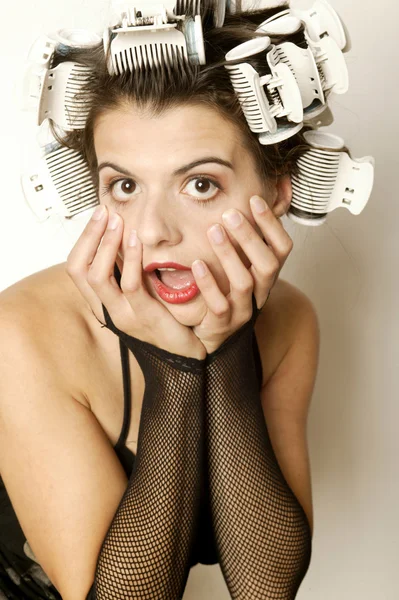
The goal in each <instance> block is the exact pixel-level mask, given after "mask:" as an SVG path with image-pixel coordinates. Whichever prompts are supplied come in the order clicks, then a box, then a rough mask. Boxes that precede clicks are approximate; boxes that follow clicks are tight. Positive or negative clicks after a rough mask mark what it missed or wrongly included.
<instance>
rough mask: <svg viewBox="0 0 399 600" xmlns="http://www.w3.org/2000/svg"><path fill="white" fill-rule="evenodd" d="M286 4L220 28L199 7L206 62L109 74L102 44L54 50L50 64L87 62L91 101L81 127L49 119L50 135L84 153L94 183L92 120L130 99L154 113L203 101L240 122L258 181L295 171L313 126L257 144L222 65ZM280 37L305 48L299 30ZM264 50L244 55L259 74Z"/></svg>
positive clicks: (244, 14)
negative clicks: (62, 127)
mask: <svg viewBox="0 0 399 600" xmlns="http://www.w3.org/2000/svg"><path fill="white" fill-rule="evenodd" d="M205 4H206V2H205ZM209 4H210V2H209V0H208V5H209ZM287 8H289V4H282V5H280V6H279V7H276V8H270V9H266V10H265V9H263V10H257V11H252V12H241V13H236V14H234V15H229V14H226V18H225V22H224V25H223V27H221V28H216V27H214V25H213V19H212V17H211V11H210V9H209V8H206V7H205V8H204V7H203V9H202V23H203V29H204V41H205V52H206V65H197V64H193V63H187V61H185V60H184V59H179V58H176V64H175V65H172V68H170V67H165V66H163V67H162V68H158V67H153V68H152V69H148V68H147V69H140V68H138V69H136V70H134V71H133V72H132V73H131V72H130V71H129V72H125V73H123V74H122V75H110V74H109V73H108V69H107V58H108V57H106V56H105V55H104V50H103V45H102V44H100V45H99V46H97V47H94V48H89V49H87V48H78V49H76V48H75V49H71V50H70V51H69V52H68V53H67V54H65V53H63V54H62V55H61V54H58V55H56V56H55V57H54V61H53V64H52V66H53V67H54V66H56V65H57V64H59V63H60V62H63V61H65V60H72V61H76V62H79V63H81V64H84V65H87V66H89V67H90V68H91V71H92V76H91V77H90V79H89V81H88V83H87V85H86V86H85V89H84V91H83V94H84V96H85V97H86V98H89V102H90V112H89V115H88V119H87V122H86V127H85V129H84V130H79V131H73V132H70V133H68V134H65V133H62V134H61V132H60V131H57V130H56V128H55V127H54V125H53V124H52V126H53V132H54V135H55V136H56V138H57V139H58V141H59V142H60V143H61V144H62V145H64V146H67V147H69V148H73V149H75V150H78V151H79V152H81V153H82V155H83V156H84V158H85V159H86V161H87V163H88V165H89V167H90V171H91V173H92V176H93V182H94V184H95V186H96V188H98V176H97V160H96V155H95V150H94V141H93V133H94V126H95V123H96V119H97V118H98V117H99V116H100V115H101V114H103V113H104V112H106V111H108V110H111V109H115V108H118V107H122V106H126V105H131V104H132V103H134V104H135V105H136V106H137V107H138V108H139V109H141V110H143V111H145V112H146V113H147V114H150V115H151V116H154V117H155V116H159V115H161V114H162V113H163V112H164V111H166V110H167V109H168V108H174V107H176V106H181V105H201V104H202V105H205V106H207V107H209V108H213V109H214V110H216V111H218V113H219V114H220V115H221V116H222V117H223V118H224V119H227V120H228V121H229V122H231V123H232V124H233V125H234V126H235V127H238V129H239V131H240V133H241V140H242V142H243V145H244V147H245V148H246V149H247V150H248V151H249V152H250V153H251V154H252V156H253V158H254V162H255V165H256V170H257V174H258V176H259V177H260V179H261V181H265V183H267V182H275V181H276V180H277V179H278V178H279V177H281V176H283V175H286V174H293V173H296V172H297V166H296V162H297V160H298V159H299V158H300V157H301V156H302V155H303V153H304V152H305V151H306V150H308V149H309V145H308V144H306V142H305V140H304V138H303V132H304V131H307V130H309V129H311V128H310V127H304V128H303V129H302V131H301V132H299V133H297V134H296V135H294V136H292V137H291V138H289V139H288V140H285V141H283V142H280V143H278V144H273V145H269V146H263V145H261V144H260V142H259V140H258V135H257V134H255V133H253V132H252V131H251V130H250V128H249V126H248V124H247V121H246V118H245V116H244V113H243V111H242V109H241V105H240V103H239V100H238V98H237V95H236V93H235V91H234V88H233V86H232V84H231V81H230V77H229V73H228V71H227V69H225V67H224V65H225V64H226V61H225V55H226V53H227V52H228V51H229V50H231V49H232V48H234V47H235V46H237V45H238V44H241V43H243V42H246V41H248V40H251V39H253V38H256V37H259V36H264V35H265V34H257V33H256V29H257V27H258V26H259V25H260V24H261V23H262V22H264V21H265V20H266V19H268V18H269V17H271V16H273V15H275V14H277V13H279V12H281V11H283V10H286V9H287ZM187 12H188V11H187ZM284 41H291V42H294V43H295V44H297V45H298V46H301V47H304V48H306V47H307V44H306V41H305V37H304V33H303V29H301V30H300V31H299V32H298V33H296V34H295V35H291V36H289V38H287V37H282V36H278V37H272V43H275V44H278V43H282V42H284ZM264 55H265V52H264V51H263V52H262V53H261V54H258V55H255V56H253V57H250V59H246V62H248V63H249V64H251V65H252V66H253V67H254V68H255V69H256V70H257V71H258V72H259V74H260V75H264V74H266V73H267V70H266V67H265V62H266V61H265V59H264ZM238 62H239V61H238ZM230 64H231V63H230Z"/></svg>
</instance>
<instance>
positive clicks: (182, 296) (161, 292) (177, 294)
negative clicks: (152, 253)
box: [150, 271, 199, 304]
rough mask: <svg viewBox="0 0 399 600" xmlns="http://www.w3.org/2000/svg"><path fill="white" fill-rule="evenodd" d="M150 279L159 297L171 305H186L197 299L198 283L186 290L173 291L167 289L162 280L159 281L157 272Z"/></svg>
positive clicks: (151, 274)
mask: <svg viewBox="0 0 399 600" xmlns="http://www.w3.org/2000/svg"><path fill="white" fill-rule="evenodd" d="M150 279H151V282H152V285H153V286H154V288H155V291H156V292H157V294H158V296H159V297H160V298H161V299H162V300H165V302H168V303H169V304H184V303H185V302H189V301H190V300H192V299H193V298H195V296H196V295H197V294H198V293H199V289H198V286H197V284H196V283H193V284H192V285H190V287H188V288H186V289H185V290H172V288H169V287H167V286H166V285H164V284H163V283H162V281H161V280H160V279H158V277H157V274H156V273H155V271H153V272H152V273H150Z"/></svg>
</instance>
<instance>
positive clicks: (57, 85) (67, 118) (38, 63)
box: [24, 29, 101, 131]
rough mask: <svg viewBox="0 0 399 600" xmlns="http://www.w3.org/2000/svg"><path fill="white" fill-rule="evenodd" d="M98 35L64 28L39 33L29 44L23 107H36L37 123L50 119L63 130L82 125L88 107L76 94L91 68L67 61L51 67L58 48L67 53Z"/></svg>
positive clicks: (96, 40) (96, 39)
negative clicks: (43, 34) (57, 30)
mask: <svg viewBox="0 0 399 600" xmlns="http://www.w3.org/2000/svg"><path fill="white" fill-rule="evenodd" d="M99 43H101V38H100V37H99V36H98V35H97V34H95V33H92V32H90V31H85V30H81V29H63V30H61V31H59V32H57V33H55V34H51V35H50V36H41V37H40V38H39V39H38V40H36V42H35V43H34V45H33V46H32V48H31V51H30V54H29V59H28V60H29V61H30V64H29V66H28V69H27V71H26V73H25V81H24V95H25V108H28V109H30V108H32V109H35V110H36V111H37V124H38V125H41V124H42V123H43V121H44V120H45V119H50V118H51V119H52V120H53V121H54V122H55V123H56V124H57V125H59V126H60V127H61V128H63V129H64V130H65V131H72V130H73V129H83V128H84V126H85V123H86V119H87V113H88V107H87V102H86V101H85V99H84V98H83V97H82V96H80V95H79V93H80V91H81V89H82V88H83V86H84V84H85V83H86V81H87V78H88V77H89V76H90V70H89V69H88V68H87V67H85V66H83V65H80V64H78V63H75V62H71V61H66V62H62V63H60V64H59V65H58V66H57V67H55V68H52V63H53V60H54V55H55V53H56V52H57V53H58V54H61V55H67V54H68V52H69V51H70V50H71V48H74V47H82V46H86V47H90V46H94V45H98V44H99Z"/></svg>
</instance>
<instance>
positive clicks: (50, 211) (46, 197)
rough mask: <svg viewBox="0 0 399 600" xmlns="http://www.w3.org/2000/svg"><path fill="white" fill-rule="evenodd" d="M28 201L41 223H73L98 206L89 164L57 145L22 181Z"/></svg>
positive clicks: (49, 148)
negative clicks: (55, 217) (53, 219)
mask: <svg viewBox="0 0 399 600" xmlns="http://www.w3.org/2000/svg"><path fill="white" fill-rule="evenodd" d="M21 183H22V189H23V192H24V196H25V200H26V202H27V204H28V206H29V208H30V209H31V210H32V212H33V214H34V215H35V217H36V218H37V220H38V221H40V222H42V221H45V220H46V219H48V218H49V217H50V216H52V215H60V216H62V217H64V218H66V219H71V218H73V217H75V216H76V215H78V214H80V213H82V212H84V211H86V210H89V209H90V208H92V207H94V206H95V205H97V204H99V202H98V198H97V193H96V190H95V188H94V185H93V181H92V178H91V174H90V171H89V168H88V165H87V163H86V161H85V160H84V159H83V157H82V156H81V155H80V154H79V153H78V152H77V151H75V150H71V149H69V148H64V147H62V146H60V145H59V144H58V143H57V142H53V143H51V144H47V145H46V146H45V147H44V148H43V149H42V155H41V156H40V157H39V158H38V160H36V161H35V164H33V165H32V168H30V169H29V170H28V172H27V173H26V174H24V175H23V176H22V178H21Z"/></svg>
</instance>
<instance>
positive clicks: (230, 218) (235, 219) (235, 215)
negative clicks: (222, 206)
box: [222, 210, 242, 229]
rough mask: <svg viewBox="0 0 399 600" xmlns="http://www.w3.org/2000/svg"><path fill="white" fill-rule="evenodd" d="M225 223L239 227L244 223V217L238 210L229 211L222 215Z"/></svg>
mask: <svg viewBox="0 0 399 600" xmlns="http://www.w3.org/2000/svg"><path fill="white" fill-rule="evenodd" d="M222 218H223V221H226V223H227V225H229V226H230V227H232V228H233V229H234V228H235V227H238V226H239V224H240V223H242V216H241V215H240V213H239V212H237V211H236V210H227V211H226V212H224V213H223V214H222Z"/></svg>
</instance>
